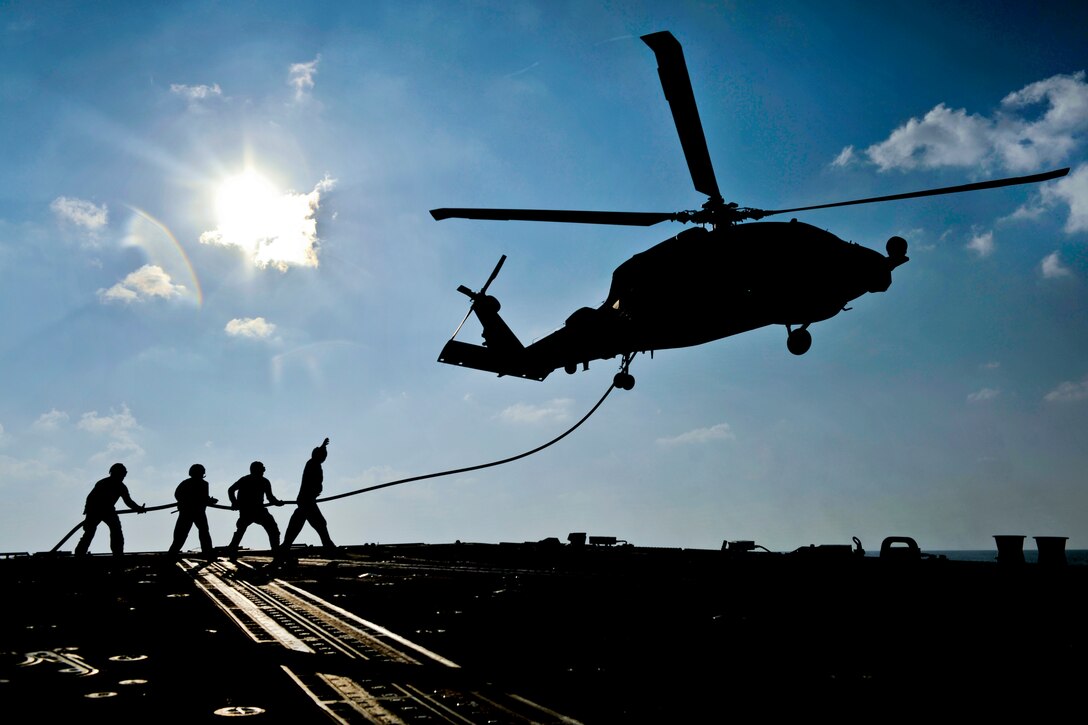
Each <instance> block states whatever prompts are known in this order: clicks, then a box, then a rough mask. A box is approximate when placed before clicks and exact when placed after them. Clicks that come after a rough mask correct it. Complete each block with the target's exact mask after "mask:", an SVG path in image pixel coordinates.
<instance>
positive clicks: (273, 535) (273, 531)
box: [257, 509, 280, 554]
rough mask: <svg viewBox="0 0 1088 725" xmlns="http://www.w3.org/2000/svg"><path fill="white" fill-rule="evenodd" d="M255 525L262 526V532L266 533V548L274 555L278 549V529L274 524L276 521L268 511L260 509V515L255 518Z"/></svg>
mask: <svg viewBox="0 0 1088 725" xmlns="http://www.w3.org/2000/svg"><path fill="white" fill-rule="evenodd" d="M257 523H259V524H260V525H261V526H263V527H264V530H265V531H267V532H268V546H269V548H270V549H272V553H273V554H275V553H276V552H278V551H279V549H280V527H279V525H278V524H277V523H276V519H275V518H274V517H273V516H272V514H271V513H270V512H269V511H268V509H261V513H260V514H259V517H258V518H257Z"/></svg>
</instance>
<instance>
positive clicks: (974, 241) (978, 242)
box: [967, 232, 994, 257]
mask: <svg viewBox="0 0 1088 725" xmlns="http://www.w3.org/2000/svg"><path fill="white" fill-rule="evenodd" d="M967 248H968V249H970V250H971V251H972V252H974V253H975V254H977V255H978V256H980V257H989V256H990V255H991V254H993V253H994V233H993V232H983V233H981V234H975V235H974V236H973V237H971V240H970V241H969V242H967Z"/></svg>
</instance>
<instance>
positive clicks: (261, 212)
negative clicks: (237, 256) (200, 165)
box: [215, 169, 281, 240]
mask: <svg viewBox="0 0 1088 725" xmlns="http://www.w3.org/2000/svg"><path fill="white" fill-rule="evenodd" d="M280 197H281V194H279V193H278V192H277V191H276V187H275V186H273V185H272V182H271V181H269V180H268V179H267V178H265V177H264V176H262V175H261V174H260V173H259V172H257V171H254V170H252V169H247V170H246V171H244V172H242V173H241V174H238V175H237V176H232V177H230V178H229V179H226V180H225V181H224V182H223V183H222V184H221V185H220V186H219V189H218V191H217V192H216V194H215V213H216V217H217V219H218V227H219V231H220V232H221V233H222V234H223V235H224V236H226V237H228V238H232V239H249V240H265V239H269V238H274V237H276V236H277V230H276V228H275V219H276V217H277V209H278V206H279V203H280Z"/></svg>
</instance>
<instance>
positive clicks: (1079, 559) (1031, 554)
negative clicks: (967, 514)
mask: <svg viewBox="0 0 1088 725" xmlns="http://www.w3.org/2000/svg"><path fill="white" fill-rule="evenodd" d="M922 553H923V554H932V555H935V556H944V557H946V558H948V559H951V560H953V561H997V549H971V550H966V551H939V550H934V551H928V550H926V549H923V550H922ZM872 554H873V555H875V556H879V555H880V552H879V551H875V552H872ZM1065 560H1066V562H1067V563H1068V564H1069V565H1070V566H1088V549H1068V550H1066V552H1065ZM1038 561H1039V552H1038V550H1036V549H1034V548H1031V547H1030V546H1025V547H1024V562H1025V563H1028V564H1035V563H1038Z"/></svg>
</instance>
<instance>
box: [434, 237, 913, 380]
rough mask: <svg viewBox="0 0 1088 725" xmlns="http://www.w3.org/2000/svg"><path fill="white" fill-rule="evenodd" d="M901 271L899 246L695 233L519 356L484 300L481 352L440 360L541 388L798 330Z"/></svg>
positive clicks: (464, 351)
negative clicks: (724, 341)
mask: <svg viewBox="0 0 1088 725" xmlns="http://www.w3.org/2000/svg"><path fill="white" fill-rule="evenodd" d="M906 259H907V258H906V256H905V244H904V245H903V246H902V248H901V249H900V248H898V247H897V248H896V249H895V251H894V252H893V251H892V249H891V245H889V256H884V255H882V254H880V253H879V252H876V251H874V250H872V249H869V248H867V247H863V246H860V245H858V244H854V243H851V242H845V241H843V240H842V239H839V238H838V237H836V236H835V235H834V234H831V233H830V232H827V231H824V230H822V229H818V228H817V227H814V226H811V225H809V224H804V223H802V222H797V221H791V222H758V223H749V224H741V225H736V226H734V225H729V226H723V227H717V228H713V229H709V230H708V229H705V228H702V227H695V228H691V229H687V230H685V231H683V232H681V233H680V234H678V235H676V236H674V237H671V238H669V239H666V240H665V241H663V242H661V243H659V244H657V245H655V246H653V247H651V248H650V249H647V250H646V251H644V252H640V253H639V254H636V255H634V256H633V257H631V258H630V259H628V260H627V261H626V262H624V263H623V264H621V265H620V266H619V267H617V268H616V270H615V272H613V274H612V285H611V288H610V289H609V292H608V296H607V298H606V299H605V301H604V302H603V303H602V304H601V305H600V306H599V307H597V308H590V307H583V308H581V309H579V310H577V311H576V312H575V313H574V314H572V315H571V316H570V317H568V318H567V320H566V323H565V324H564V326H563V327H562V328H560V329H558V330H556V331H555V332H553V333H551V334H550V335H547V336H545V337H543V338H541V339H540V340H537V341H536V342H534V343H532V344H531V345H528V346H525V347H523V346H522V345H521V343H520V342H519V341H518V340H517V338H516V336H514V335H513V333H512V332H511V331H510V330H509V328H508V327H507V326H506V324H505V322H503V321H502V319H501V318H500V317H499V316H498V309H499V304H498V301H497V300H495V298H493V297H489V296H488V297H486V301H485V302H483V303H481V304H479V305H478V306H474V309H475V311H476V314H477V317H479V319H480V321H481V323H482V324H483V326H484V339H485V343H484V346H485V347H482V348H481V347H479V346H474V345H468V344H466V343H462V342H458V341H456V340H451V341H450V342H449V343H448V344H447V346H446V348H444V349H443V353H442V355H441V356H440V357H439V360H440V361H442V362H448V363H452V364H458V365H465V366H468V367H475V368H480V369H484V370H490V371H492V372H495V373H498V374H500V375H516V376H519V377H526V378H532V379H536V380H543V379H544V378H545V377H546V376H547V375H548V374H549V373H550V372H551V371H553V370H555V369H557V368H564V369H566V370H567V371H568V372H574V371H575V370H576V369H577V367H578V366H582V367H583V368H585V367H588V364H589V362H590V361H592V360H599V359H610V358H613V357H616V356H617V355H619V356H623V358H624V361H625V363H629V361H630V358H631V356H633V355H634V354H635V353H638V352H652V351H655V350H666V349H672V348H680V347H690V346H693V345H701V344H704V343H707V342H712V341H714V340H718V339H721V338H724V337H729V336H731V335H736V334H738V333H741V332H746V331H748V330H754V329H757V328H759V327H764V326H766V325H783V326H786V327H787V329H790V328H792V327H793V326H799V327H800V328H801V329H802V330H803V329H805V328H807V326H808V325H810V324H812V323H814V322H819V321H821V320H826V319H828V318H830V317H833V316H834V315H836V314H838V313H839V312H840V311H842V309H843V308H844V307H845V306H846V305H847V304H848V303H849V302H850V301H851V300H854V299H857V298H858V297H860V296H862V295H863V294H865V293H866V292H882V291H884V290H886V289H888V286H889V285H890V284H891V270H892V269H893V268H894V267H896V266H898V265H899V264H902V263H903V262H905V261H906ZM805 334H806V335H807V333H805ZM470 348H474V349H471V350H470ZM792 349H793V348H792V347H791V350H792ZM805 349H807V344H806V345H805ZM802 352H803V350H802ZM798 354H800V353H798Z"/></svg>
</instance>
